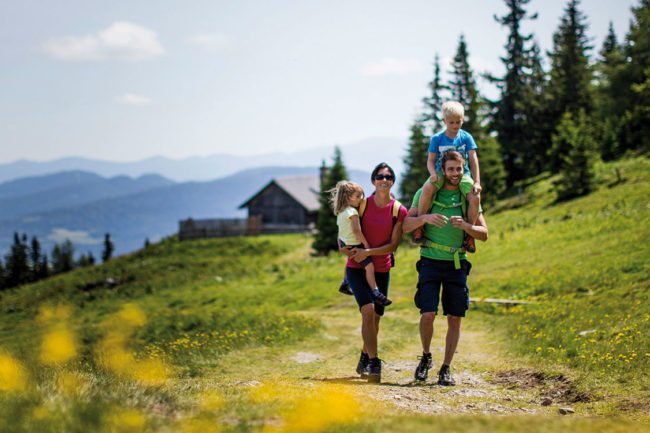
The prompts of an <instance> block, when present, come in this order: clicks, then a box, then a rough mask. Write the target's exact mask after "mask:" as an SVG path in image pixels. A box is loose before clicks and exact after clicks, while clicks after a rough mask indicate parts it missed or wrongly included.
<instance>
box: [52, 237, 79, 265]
mask: <svg viewBox="0 0 650 433" xmlns="http://www.w3.org/2000/svg"><path fill="white" fill-rule="evenodd" d="M72 269H74V245H72V242H70V240H69V239H66V240H65V241H64V242H63V243H62V244H58V243H57V244H55V245H54V247H53V249H52V273H53V274H62V273H64V272H69V271H71V270H72Z"/></svg>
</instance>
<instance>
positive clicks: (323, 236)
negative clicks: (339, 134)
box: [312, 147, 348, 255]
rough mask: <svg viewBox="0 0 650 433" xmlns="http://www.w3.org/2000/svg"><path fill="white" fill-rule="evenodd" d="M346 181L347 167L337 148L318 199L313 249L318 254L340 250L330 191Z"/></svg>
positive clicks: (324, 177)
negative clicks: (338, 183) (342, 181)
mask: <svg viewBox="0 0 650 433" xmlns="http://www.w3.org/2000/svg"><path fill="white" fill-rule="evenodd" d="M344 179H348V172H347V170H346V168H345V165H343V159H342V156H341V149H339V148H338V147H336V148H335V149H334V156H333V158H332V166H331V167H329V169H327V172H326V173H325V175H324V176H323V182H322V184H321V190H320V197H319V199H318V201H319V203H320V208H319V209H318V217H317V220H316V234H315V237H314V242H313V243H312V248H313V249H314V250H315V251H316V253H318V254H321V255H326V254H329V252H330V251H333V250H338V244H337V238H338V236H337V235H338V227H337V225H336V216H335V215H334V212H332V206H331V205H330V193H329V191H330V190H331V189H332V188H334V187H335V186H336V183H337V182H338V181H340V180H344Z"/></svg>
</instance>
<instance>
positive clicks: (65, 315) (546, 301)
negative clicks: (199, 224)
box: [0, 158, 650, 433]
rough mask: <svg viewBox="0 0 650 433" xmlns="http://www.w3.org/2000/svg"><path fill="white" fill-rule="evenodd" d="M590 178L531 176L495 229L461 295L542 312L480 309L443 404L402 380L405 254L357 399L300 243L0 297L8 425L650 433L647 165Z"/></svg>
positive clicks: (111, 267)
mask: <svg viewBox="0 0 650 433" xmlns="http://www.w3.org/2000/svg"><path fill="white" fill-rule="evenodd" d="M615 167H617V168H619V169H620V170H621V173H622V175H623V181H622V182H620V183H615V176H614V175H613V169H614V168H615ZM599 178H600V179H601V186H600V188H599V190H598V191H597V192H595V193H593V194H591V195H590V196H587V197H584V198H580V199H577V200H573V201H571V202H565V203H559V204H556V203H554V199H555V198H554V195H553V193H552V192H551V191H550V186H551V182H552V180H553V179H541V180H538V181H536V182H533V183H531V184H530V185H529V186H528V187H527V188H526V189H525V190H524V192H523V194H522V195H521V196H519V197H515V198H513V199H511V200H509V201H506V202H501V203H500V204H499V208H498V209H495V212H494V213H489V214H488V216H487V217H488V222H489V225H490V240H489V241H488V242H487V243H485V244H479V245H478V248H479V251H478V253H477V254H476V256H475V257H474V258H473V260H472V261H473V264H474V268H473V271H472V275H471V277H470V287H471V290H472V292H471V293H472V297H473V298H475V299H480V298H483V297H500V298H515V299H526V300H529V301H534V303H533V304H529V305H526V306H524V307H515V308H510V309H506V308H496V307H492V306H490V305H486V304H481V303H478V304H476V305H475V306H474V307H473V308H472V310H471V311H470V312H469V314H468V318H467V319H466V320H465V322H464V325H463V329H464V331H463V337H462V338H461V343H460V346H459V350H458V352H459V353H458V354H457V357H456V360H455V367H454V368H455V371H456V374H457V377H458V378H459V379H460V380H459V382H460V383H459V385H458V386H457V387H455V388H453V389H445V388H441V387H437V386H432V385H431V384H430V383H427V384H414V383H413V382H412V371H413V368H414V367H415V365H416V364H417V359H416V355H417V354H418V350H419V348H418V346H419V341H418V336H417V320H418V315H417V310H416V309H415V308H414V306H413V302H412V296H413V289H414V285H415V281H416V276H415V270H414V263H415V261H416V260H417V253H418V251H417V250H416V249H414V248H410V247H408V246H407V245H404V246H402V247H401V248H400V250H399V251H398V253H397V266H396V267H395V268H394V271H393V274H392V276H391V280H392V281H391V298H392V299H393V300H394V304H393V305H392V306H390V307H389V309H388V310H387V314H386V317H385V319H384V320H383V321H382V332H381V336H380V346H381V348H380V351H381V352H380V353H381V356H382V357H383V358H384V360H385V361H386V364H385V366H384V371H385V372H384V378H383V382H384V383H383V386H358V385H360V384H362V383H363V382H360V381H359V380H358V379H355V378H354V374H353V373H354V370H353V369H354V366H355V365H356V358H357V357H358V348H359V341H360V340H359V336H358V332H359V316H358V312H357V311H356V306H355V304H354V302H353V300H352V299H351V298H348V297H344V296H341V295H339V294H338V293H337V292H336V287H337V286H338V281H339V279H340V276H341V273H342V264H343V260H342V259H341V258H339V257H335V256H332V257H329V258H327V257H312V256H311V255H310V248H309V245H310V242H311V239H310V238H309V237H307V236H303V235H290V236H265V237H258V238H232V239H214V240H200V241H193V242H184V243H180V242H178V241H176V240H173V239H167V240H164V241H163V242H160V243H158V244H155V245H153V246H152V247H150V248H149V249H147V250H141V251H138V252H137V253H134V254H131V255H129V256H125V257H121V258H119V259H117V260H114V261H112V262H109V263H108V264H105V265H102V266H97V267H94V268H91V269H82V270H78V271H75V272H72V273H70V274H66V275H62V276H58V277H55V278H52V279H50V280H47V281H42V282H39V283H36V284H33V285H29V286H24V287H21V288H18V289H15V290H12V291H7V292H3V293H1V294H0V311H2V313H3V314H2V315H1V316H0V371H2V372H3V375H2V376H0V402H1V404H0V420H2V421H0V430H1V431H39V432H40V431H45V432H47V431H53V432H54V431H82V430H83V431H90V430H92V431H204V432H209V431H225V432H231V431H233V432H234V431H241V432H257V431H269V430H272V431H325V430H327V431H345V432H348V431H349V432H352V431H355V432H359V431H361V432H376V431H400V432H407V433H408V432H420V431H422V430H423V429H425V430H426V429H430V428H431V426H436V427H437V428H443V429H451V430H453V431H460V432H491V431H503V432H510V431H522V430H524V429H525V430H526V431H528V432H531V433H534V432H552V431H577V432H591V431H608V432H641V431H650V412H648V407H650V400H649V399H648V395H649V393H648V390H649V389H650V383H649V381H648V380H649V379H648V378H649V375H648V372H649V370H648V364H649V362H648V361H649V356H650V346H649V344H648V339H647V335H648V334H649V332H650V329H649V328H650V307H649V306H648V305H650V304H649V302H648V301H649V299H648V297H649V293H648V292H649V291H648V275H650V272H648V271H649V269H648V267H649V265H648V263H647V257H648V252H649V249H650V248H649V247H648V245H647V244H646V243H645V241H647V239H649V238H650V237H649V235H650V233H649V230H650V229H649V228H648V227H647V224H646V223H647V222H648V220H649V218H648V212H649V210H648V207H647V194H648V193H650V183H649V182H648V181H649V180H650V163H649V161H648V160H647V159H641V158H639V159H629V160H623V161H620V162H617V163H615V164H608V165H604V166H602V167H601V168H600V172H599ZM497 210H498V212H496V211H497ZM443 323H444V322H443V321H440V323H439V324H438V325H437V326H438V327H437V328H436V334H435V341H434V347H435V348H436V350H437V349H438V348H440V347H442V345H443V336H444V324H443ZM109 349H110V350H109ZM434 357H435V358H434V362H436V363H438V362H439V361H440V358H441V353H440V352H435V354H434ZM544 399H549V400H550V403H549V404H548V405H542V403H541V402H542V401H543V400H544ZM565 406H571V407H572V408H573V410H575V412H576V413H575V415H573V416H567V417H562V416H560V415H559V414H558V409H559V408H560V407H565ZM378 413H381V414H382V416H369V415H368V414H378ZM496 415H499V416H496Z"/></svg>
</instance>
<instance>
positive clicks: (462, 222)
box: [451, 216, 469, 230]
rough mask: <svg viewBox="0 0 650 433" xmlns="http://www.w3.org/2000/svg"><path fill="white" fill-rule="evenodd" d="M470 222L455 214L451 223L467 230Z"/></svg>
mask: <svg viewBox="0 0 650 433" xmlns="http://www.w3.org/2000/svg"><path fill="white" fill-rule="evenodd" d="M466 224H469V223H468V222H467V221H465V220H464V219H463V217H461V216H453V217H451V225H453V226H454V227H456V228H457V229H461V230H465V225H466Z"/></svg>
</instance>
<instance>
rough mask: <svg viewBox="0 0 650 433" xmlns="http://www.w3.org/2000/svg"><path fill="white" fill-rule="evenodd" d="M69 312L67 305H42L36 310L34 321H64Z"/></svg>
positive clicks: (44, 322) (42, 322)
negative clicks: (36, 314)
mask: <svg viewBox="0 0 650 433" xmlns="http://www.w3.org/2000/svg"><path fill="white" fill-rule="evenodd" d="M70 313H71V308H70V306H69V305H54V306H43V307H41V309H40V310H39V312H38V316H37V317H36V321H37V322H39V323H41V324H49V323H53V322H60V321H65V320H68V318H70Z"/></svg>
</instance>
